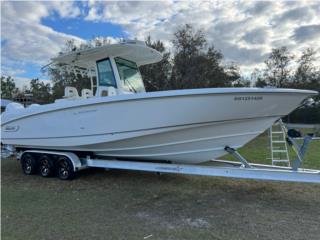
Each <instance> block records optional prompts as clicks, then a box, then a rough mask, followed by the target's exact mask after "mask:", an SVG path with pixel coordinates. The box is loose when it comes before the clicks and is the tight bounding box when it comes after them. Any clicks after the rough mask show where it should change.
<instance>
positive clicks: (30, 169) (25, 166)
mask: <svg viewBox="0 0 320 240" xmlns="http://www.w3.org/2000/svg"><path fill="white" fill-rule="evenodd" d="M21 167H22V171H23V173H24V174H26V175H33V174H35V173H36V172H37V170H38V161H37V159H36V158H35V156H34V155H33V154H31V153H25V154H23V155H22V157H21Z"/></svg>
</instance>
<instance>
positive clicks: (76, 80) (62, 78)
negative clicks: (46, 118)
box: [46, 38, 105, 99]
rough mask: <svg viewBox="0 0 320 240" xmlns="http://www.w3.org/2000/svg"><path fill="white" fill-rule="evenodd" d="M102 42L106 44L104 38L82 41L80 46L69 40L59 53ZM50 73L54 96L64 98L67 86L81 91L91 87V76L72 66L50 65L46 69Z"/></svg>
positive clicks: (98, 44)
mask: <svg viewBox="0 0 320 240" xmlns="http://www.w3.org/2000/svg"><path fill="white" fill-rule="evenodd" d="M102 44H105V42H104V41H103V40H101V39H100V40H99V39H96V38H95V39H93V40H92V41H90V42H88V43H82V44H81V45H80V46H77V45H76V44H75V41H74V40H73V39H72V40H68V41H67V42H66V44H65V47H64V49H63V51H62V52H60V53H59V55H62V54H65V53H68V52H73V51H76V50H80V49H87V48H90V47H92V46H100V45H102ZM46 71H47V73H48V75H49V76H50V78H51V81H52V84H53V87H52V98H53V99H58V98H62V96H63V95H64V89H65V87H66V86H71V87H75V88H77V90H78V91H81V89H83V88H90V87H91V83H90V78H89V76H84V75H81V74H79V73H77V72H75V71H71V69H70V68H67V67H66V66H62V65H50V66H48V68H47V69H46Z"/></svg>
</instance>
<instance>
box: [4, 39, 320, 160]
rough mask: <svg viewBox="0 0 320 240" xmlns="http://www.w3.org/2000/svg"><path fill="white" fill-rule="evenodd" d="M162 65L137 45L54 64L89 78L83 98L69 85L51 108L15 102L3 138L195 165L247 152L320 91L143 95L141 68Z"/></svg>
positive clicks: (19, 144) (29, 145)
mask: <svg viewBox="0 0 320 240" xmlns="http://www.w3.org/2000/svg"><path fill="white" fill-rule="evenodd" d="M160 60H161V54H160V53H159V52H157V51H156V50H154V49H151V48H149V47H147V46H145V44H143V43H141V42H138V41H131V42H130V41H128V42H124V43H121V44H113V45H107V46H102V47H97V48H92V49H88V50H82V51H77V52H72V53H69V54H66V55H62V56H59V57H57V58H55V59H53V62H54V63H55V64H56V65H59V66H60V67H63V68H67V69H69V70H74V71H77V72H78V73H82V74H88V75H89V76H91V82H92V87H91V89H83V90H82V91H81V96H79V95H78V92H77V90H76V89H75V88H71V87H67V88H66V90H65V97H64V99H60V100H56V102H55V103H52V104H46V105H31V106H30V107H27V108H23V107H22V106H20V105H18V104H16V103H12V104H9V105H8V107H7V109H6V111H5V112H4V113H3V114H2V115H1V120H2V121H1V133H2V136H1V137H2V140H1V141H2V142H3V143H4V144H9V145H13V146H15V147H16V148H18V149H36V150H59V151H68V152H76V153H78V152H84V153H90V154H92V155H95V156H104V157H110V158H112V159H139V160H157V161H158V160H159V161H163V160H165V161H170V162H175V163H188V164H195V163H201V162H206V161H210V160H211V159H216V158H218V157H220V156H222V155H224V154H225V153H226V152H225V150H224V149H225V147H226V146H229V147H231V148H235V149H237V148H240V147H242V146H243V145H245V144H246V143H248V142H249V141H250V140H252V139H253V138H255V137H256V136H258V135H259V134H261V133H263V132H264V131H265V130H266V129H267V128H269V127H270V126H271V125H272V124H273V123H274V122H275V121H276V120H277V119H279V118H280V117H282V116H285V115H287V114H289V113H290V112H291V111H292V110H294V109H295V108H297V107H298V106H299V105H300V104H301V103H302V101H304V100H305V99H306V98H308V97H310V96H311V95H314V94H317V92H315V91H309V90H296V89H271V88H263V89H259V88H216V89H212V88H208V89H192V90H174V91H161V92H145V88H144V85H143V81H142V79H141V75H140V73H139V70H138V67H139V66H141V65H145V64H151V63H156V62H159V61H160ZM94 76H96V78H97V81H96V88H95V87H94V78H95V77H94ZM94 90H95V93H93V92H94Z"/></svg>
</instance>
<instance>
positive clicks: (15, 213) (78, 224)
mask: <svg viewBox="0 0 320 240" xmlns="http://www.w3.org/2000/svg"><path fill="white" fill-rule="evenodd" d="M319 144H320V141H317V142H316V141H315V142H314V143H312V145H311V151H310V152H309V155H308V156H307V159H306V162H305V164H304V165H305V167H310V168H311V167H313V168H318V169H320V165H319V164H320V162H319V156H320V153H319V151H320V147H319V146H320V145H319ZM266 147H267V139H266V136H264V135H262V136H260V137H258V138H257V139H256V140H254V142H251V143H249V144H248V145H247V146H246V147H244V148H243V149H241V150H240V152H241V153H242V154H244V155H245V156H246V157H247V158H248V159H254V160H257V159H260V160H262V162H264V163H269V162H270V160H266V157H267V154H268V150H267V149H266ZM226 158H227V159H229V158H230V156H226ZM317 160H318V161H317ZM1 161H2V162H1V167H2V170H1V173H2V182H1V186H2V188H1V199H2V203H1V210H2V211H1V219H2V232H1V239H3V240H6V239H24V240H26V239H144V238H147V239H150V240H151V239H319V236H320V223H319V222H320V221H319V220H320V218H319V216H320V208H319V205H320V186H319V185H316V184H298V183H280V182H261V181H253V180H237V179H225V178H214V177H196V176H184V175H175V174H164V175H156V174H153V173H144V172H137V171H120V170H112V171H105V170H102V169H87V170H84V171H83V172H81V173H80V176H79V177H78V178H77V179H75V180H73V181H60V180H58V179H57V178H48V179H44V178H41V177H40V176H37V175H34V176H25V175H23V174H22V173H21V169H20V165H19V163H18V162H17V161H15V160H14V159H12V158H11V159H2V160H1Z"/></svg>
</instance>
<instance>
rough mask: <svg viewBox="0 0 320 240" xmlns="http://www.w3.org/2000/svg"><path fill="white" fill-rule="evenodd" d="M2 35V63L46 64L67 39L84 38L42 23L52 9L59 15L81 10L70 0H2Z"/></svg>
mask: <svg viewBox="0 0 320 240" xmlns="http://www.w3.org/2000/svg"><path fill="white" fill-rule="evenodd" d="M1 12H2V19H1V20H2V21H1V36H2V40H3V42H4V44H2V46H1V50H2V64H4V65H10V64H11V63H12V62H14V63H15V65H23V64H25V63H32V64H45V63H46V62H47V61H48V59H49V58H51V57H53V56H55V55H56V54H57V53H58V52H59V51H60V49H61V47H63V46H64V44H65V42H66V40H67V39H71V38H72V39H75V40H76V41H78V42H82V41H83V40H82V39H80V38H77V37H75V36H71V35H68V34H64V33H61V32H56V31H54V30H53V29H52V28H50V27H47V26H44V25H43V24H41V19H43V18H45V17H48V16H50V14H52V13H53V12H55V13H57V14H58V15H60V16H61V17H75V16H78V14H79V13H80V10H79V9H78V8H77V7H76V6H75V5H74V4H73V3H72V2H29V1H28V2H27V1H26V2H8V1H6V2H3V3H2V4H1Z"/></svg>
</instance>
